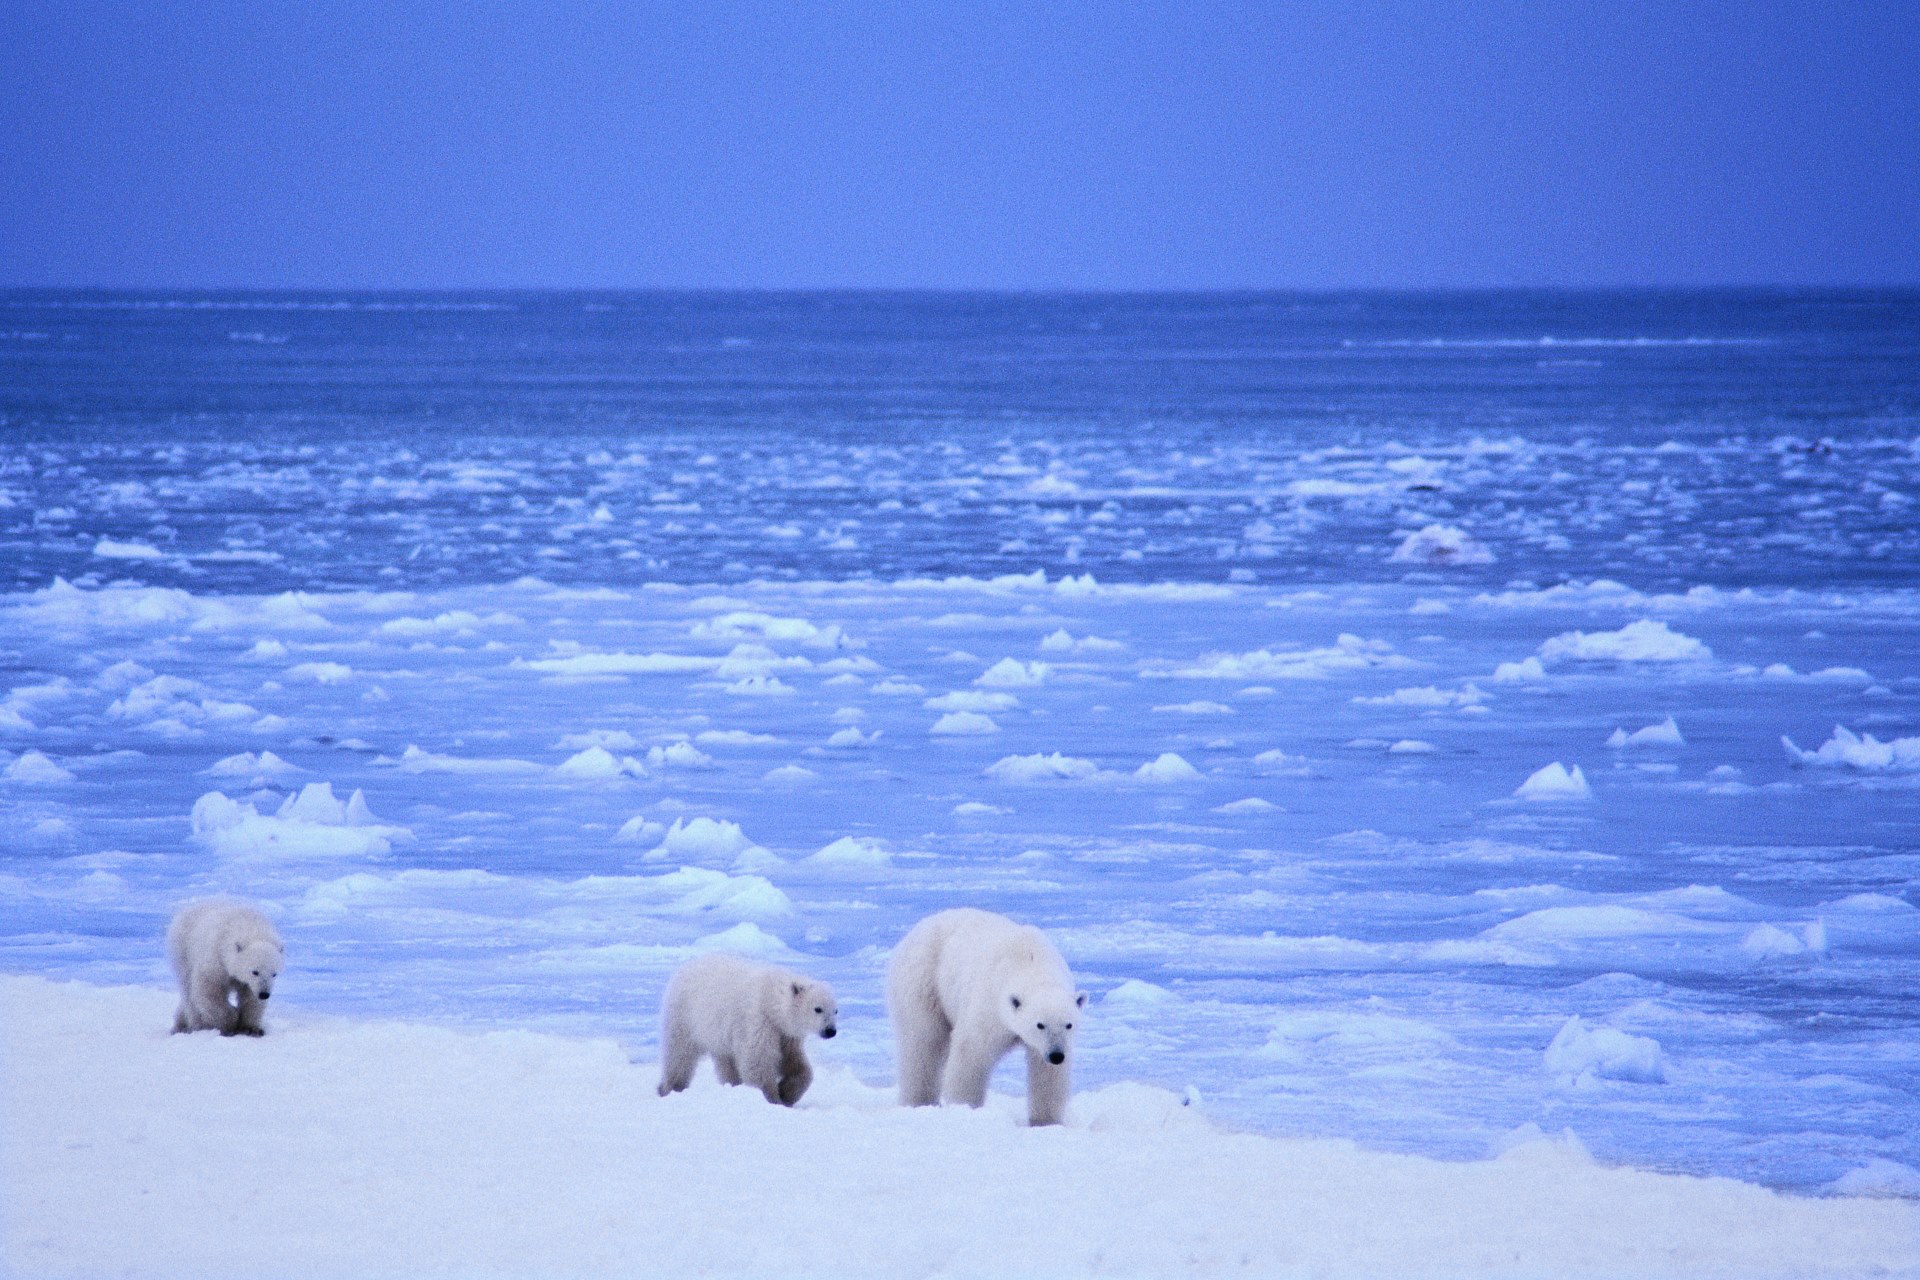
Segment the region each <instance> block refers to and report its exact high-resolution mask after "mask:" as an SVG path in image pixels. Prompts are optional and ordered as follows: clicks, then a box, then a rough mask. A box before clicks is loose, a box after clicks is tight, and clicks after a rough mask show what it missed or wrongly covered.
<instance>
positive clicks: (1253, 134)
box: [0, 0, 1920, 288]
mask: <svg viewBox="0 0 1920 1280" xmlns="http://www.w3.org/2000/svg"><path fill="white" fill-rule="evenodd" d="M1916 103H1920V4H1915V3H1911V2H1909V3H1904V4H1875V3H1870V2H1867V0H1862V2H1860V3H1853V2H1851V0H1850V2H1848V3H1844V4H1838V5H1814V4H1777V3H1767V2H1766V0H1757V2H1756V3H1748V4H1714V3H1697V4H1686V3H1679V2H1678V0H1661V2H1652V3H1630V2H1628V3H1610V4H1600V3H1565V4H1545V3H1540V4H1520V3H1502V2H1497V0H1459V2H1458V3H1454V4H1448V5H1435V4H1431V3H1425V4H1399V3H1342V4H1331V3H1328V4H1321V3H1292V4H1281V3H1272V4H1254V3H1243V4H1214V3H1208V2H1206V0H1194V2H1192V3H1184V4H1179V5H1173V4H1166V5H1105V4H1095V3H1083V4H1076V5H1047V4H997V5H989V4H966V3H953V4H920V3H911V2H907V3H898V4H888V5H879V4H875V5H859V6H856V5H817V6H816V5H803V4H792V3H769V4H736V3H718V4H685V3H682V4H672V5H669V4H660V5H651V4H635V3H628V4H582V3H554V4H537V3H525V4H520V3H498V4H471V5H460V6H454V5H446V6H420V5H412V6H403V5H383V4H370V3H369V4H352V3H347V4H342V3H328V2H326V0H316V2H314V3H302V4H283V5H269V4H261V3H258V2H257V0H251V2H246V3H240V2H234V0H205V2H196V3H194V4H190V5H180V4H173V3H167V4H158V3H141V2H140V0H128V2H127V3H122V4H113V5H109V4H104V3H92V2H88V0H80V2H78V3H72V4H64V5H56V4H52V3H48V2H46V0H22V2H21V3H16V4H10V5H8V6H6V8H5V11H4V13H0V139H4V141H3V142H0V191H4V192H5V198H4V199H0V285H111V286H120V285H125V286H159V287H170V286H261V287H283V286H312V287H435V286H444V287H485V286H538V285H555V286H586V287H649V286H669V287H677V286H692V287H736V286H744V287H817V286H858V287H895V286H904V287H940V288H956V287H957V288H974V287H989V288H995V287H997V288H1213V287H1255V288H1258V287H1304V288H1328V287H1395V286H1429V285H1440V286H1452V285H1466V286H1481V285H1509V284H1524V285H1638V284H1704V283H1778V284H1800V283H1857V284H1881V283H1909V284H1911V283H1917V282H1920V108H1916V105H1915V104H1916Z"/></svg>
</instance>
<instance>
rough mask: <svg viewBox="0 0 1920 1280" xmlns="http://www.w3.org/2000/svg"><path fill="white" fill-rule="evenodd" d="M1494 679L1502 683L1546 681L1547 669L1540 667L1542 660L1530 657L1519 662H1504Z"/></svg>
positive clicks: (1494, 670) (1495, 672) (1494, 672)
mask: <svg viewBox="0 0 1920 1280" xmlns="http://www.w3.org/2000/svg"><path fill="white" fill-rule="evenodd" d="M1493 678H1494V679H1495V680H1500V681H1516V680H1545V679H1546V678H1547V669H1546V668H1545V667H1543V666H1541V665H1540V659H1538V658H1536V657H1532V656H1528V657H1525V658H1522V659H1520V661H1518V662H1503V663H1501V664H1500V665H1498V666H1496V667H1495V668H1494V669H1493Z"/></svg>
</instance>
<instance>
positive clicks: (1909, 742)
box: [1780, 725, 1920, 773]
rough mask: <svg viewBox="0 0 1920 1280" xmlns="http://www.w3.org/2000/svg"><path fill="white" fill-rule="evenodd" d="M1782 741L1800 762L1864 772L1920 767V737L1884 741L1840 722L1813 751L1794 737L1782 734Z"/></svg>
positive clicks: (1788, 755) (1896, 770)
mask: <svg viewBox="0 0 1920 1280" xmlns="http://www.w3.org/2000/svg"><path fill="white" fill-rule="evenodd" d="M1780 745H1781V746H1783V747H1785V748H1786V749H1787V759H1789V760H1791V761H1792V762H1793V763H1794V764H1797V765H1809V766H1814V767H1819V768H1828V769H1858V770H1860V771H1861V772H1862V773H1896V772H1905V771H1906V770H1909V769H1920V738H1895V739H1894V740H1893V741H1892V742H1882V741H1880V739H1878V738H1876V737H1874V736H1873V735H1872V734H1870V733H1860V734H1856V733H1854V732H1853V731H1852V730H1851V729H1847V728H1844V727H1842V726H1840V725H1835V726H1833V736H1832V737H1831V738H1828V739H1827V740H1826V741H1825V742H1823V743H1821V744H1820V746H1819V747H1818V748H1817V749H1815V750H1813V751H1802V750H1801V749H1800V748H1799V747H1797V746H1795V745H1794V743H1793V739H1792V738H1789V737H1786V736H1784V735H1783V736H1782V737H1781V739H1780Z"/></svg>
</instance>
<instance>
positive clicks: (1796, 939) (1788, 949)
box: [1740, 920, 1827, 960]
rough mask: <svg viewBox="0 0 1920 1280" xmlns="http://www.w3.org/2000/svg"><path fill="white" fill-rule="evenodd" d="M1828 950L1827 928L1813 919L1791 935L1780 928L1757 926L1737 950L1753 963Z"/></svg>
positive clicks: (1777, 926) (1815, 953) (1767, 925)
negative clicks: (1747, 956) (1750, 958)
mask: <svg viewBox="0 0 1920 1280" xmlns="http://www.w3.org/2000/svg"><path fill="white" fill-rule="evenodd" d="M1826 949H1827V926H1826V923H1825V922H1824V921H1821V920H1815V921H1814V922H1813V923H1812V924H1809V925H1807V926H1805V927H1804V928H1802V929H1801V931H1800V932H1799V933H1798V934H1793V933H1790V932H1788V931H1787V930H1785V929H1782V928H1781V927H1780V926H1779V925H1775V924H1763V925H1756V926H1755V927H1754V928H1753V929H1752V930H1751V931H1749V932H1748V934H1747V936H1746V937H1745V938H1743V939H1741V941H1740V950H1742V951H1744V952H1746V954H1747V955H1749V956H1751V957H1752V958H1753V959H1755V960H1783V959H1786V958H1787V957H1789V956H1801V955H1808V954H1812V955H1819V954H1821V953H1822V952H1824V951H1825V950H1826Z"/></svg>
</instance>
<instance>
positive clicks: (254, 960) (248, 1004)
mask: <svg viewBox="0 0 1920 1280" xmlns="http://www.w3.org/2000/svg"><path fill="white" fill-rule="evenodd" d="M284 955H285V949H284V948H283V947H282V946H281V943H280V935H279V933H278V932H276V931H275V930H274V927H273V924H272V922H271V921H269V920H268V919H267V918H266V917H265V916H263V915H261V914H260V912H259V910H258V909H256V908H254V907H252V906H249V905H248V904H247V903H244V902H235V901H233V900H232V899H230V898H207V899H204V900H202V901H200V902H190V903H188V904H187V905H186V906H184V907H182V908H180V910H179V911H178V912H177V913H176V914H175V915H174V917H173V924H172V925H171V926H170V927H169V928H168V929H167V957H168V958H169V959H170V960H172V961H173V972H174V976H175V977H177V978H179V980H180V1009H179V1012H177V1013H175V1014H174V1015H173V1029H174V1030H175V1031H201V1030H207V1029H211V1030H214V1031H218V1032H219V1033H220V1034H221V1035H223V1036H232V1035H243V1036H258V1035H265V1034H266V1028H265V1027H263V1026H262V1025H261V1017H262V1015H263V1014H264V1013H265V1012H266V1002H267V1000H268V999H270V998H271V997H272V995H273V983H274V979H276V978H278V977H279V976H280V965H281V963H282V960H283V957H284Z"/></svg>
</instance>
